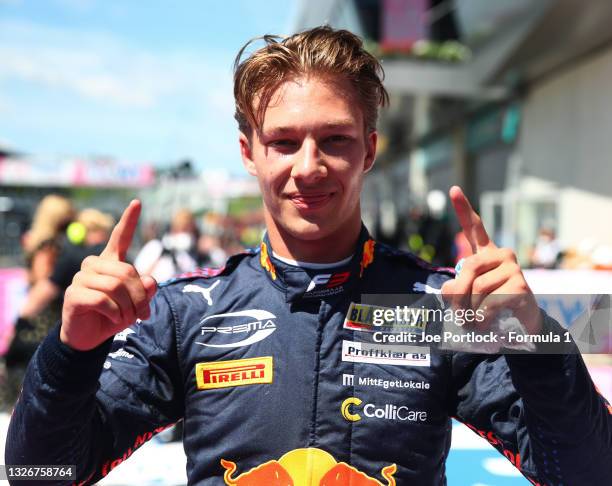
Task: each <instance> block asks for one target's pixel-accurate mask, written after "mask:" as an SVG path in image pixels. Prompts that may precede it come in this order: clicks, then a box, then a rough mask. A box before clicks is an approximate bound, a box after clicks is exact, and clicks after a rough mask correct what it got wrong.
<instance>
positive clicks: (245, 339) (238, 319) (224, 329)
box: [196, 309, 276, 348]
mask: <svg viewBox="0 0 612 486" xmlns="http://www.w3.org/2000/svg"><path fill="white" fill-rule="evenodd" d="M219 319H223V322H222V324H221V323H219V325H215V324H217V322H218V320H219ZM273 319H276V316H275V315H274V314H272V313H271V312H268V311H266V310H261V309H249V310H244V311H237V312H226V313H225V314H215V315H214V316H208V317H206V318H204V319H202V320H201V321H200V324H202V328H201V331H200V335H201V336H207V337H209V339H215V340H217V339H221V340H225V339H226V338H227V337H229V339H230V342H221V343H210V342H208V340H209V339H207V342H197V341H196V344H199V345H200V346H207V347H210V348H239V347H242V346H248V345H249V344H253V343H256V342H259V341H261V340H263V339H265V338H267V337H268V336H269V335H270V334H272V333H273V332H274V331H276V324H275V323H274V321H273ZM216 336H223V337H222V338H216ZM235 337H238V338H241V339H239V340H238V341H234V340H233V339H232V338H234V339H235Z"/></svg>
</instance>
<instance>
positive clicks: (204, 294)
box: [183, 280, 220, 305]
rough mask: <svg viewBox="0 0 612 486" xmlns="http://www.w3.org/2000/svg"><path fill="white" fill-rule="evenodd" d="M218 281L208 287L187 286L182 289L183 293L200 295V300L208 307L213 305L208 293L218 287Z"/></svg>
mask: <svg viewBox="0 0 612 486" xmlns="http://www.w3.org/2000/svg"><path fill="white" fill-rule="evenodd" d="M219 283H220V280H217V281H216V282H215V283H214V284H212V285H211V286H210V287H202V286H201V285H195V284H188V285H185V287H183V293H189V292H191V293H195V294H200V295H201V296H202V298H203V299H204V300H205V301H206V303H207V304H208V305H213V300H212V296H211V295H210V293H211V292H212V291H213V290H214V288H215V287H216V286H217V285H219Z"/></svg>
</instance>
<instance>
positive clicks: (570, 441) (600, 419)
mask: <svg viewBox="0 0 612 486" xmlns="http://www.w3.org/2000/svg"><path fill="white" fill-rule="evenodd" d="M544 331H545V332H547V333H548V332H550V333H553V334H555V335H559V336H564V331H565V330H564V329H563V328H562V327H561V326H560V325H559V324H557V323H556V322H555V321H554V320H553V319H551V318H549V317H548V316H545V317H544ZM538 346H540V345H539V344H538ZM569 347H570V349H569V350H568V351H569V352H567V353H564V354H529V355H525V354H508V355H504V356H500V355H496V356H493V355H488V356H478V355H467V354H456V355H454V356H452V358H451V368H452V379H453V383H454V385H453V395H454V396H453V404H452V406H451V410H452V413H453V415H454V416H455V417H456V418H457V419H458V420H460V421H461V422H463V423H464V424H465V425H467V426H468V427H469V428H470V429H472V430H473V431H474V432H476V433H477V434H479V435H481V436H482V437H483V438H485V439H486V440H488V441H489V443H490V444H491V445H493V446H494V447H495V448H496V449H498V450H499V451H500V452H501V453H502V454H503V455H504V456H506V458H508V459H509V460H510V461H511V462H512V463H513V464H514V465H515V466H516V467H517V468H518V469H519V470H520V471H521V473H522V474H523V475H524V476H525V477H526V478H527V479H528V480H530V481H531V483H532V484H534V485H542V486H543V485H561V484H563V485H565V486H569V485H580V486H582V485H586V484H589V485H599V484H608V483H609V481H610V477H612V408H611V407H610V405H609V404H608V403H607V402H606V400H605V399H604V398H603V396H601V395H600V394H599V393H598V392H597V390H596V389H595V387H594V385H593V382H592V381H591V378H590V376H589V373H588V371H587V369H586V366H585V365H584V362H583V360H582V357H581V355H580V353H579V352H578V350H577V348H576V347H575V344H573V343H571V344H570V345H569ZM538 351H542V348H539V349H536V353H537V352H538Z"/></svg>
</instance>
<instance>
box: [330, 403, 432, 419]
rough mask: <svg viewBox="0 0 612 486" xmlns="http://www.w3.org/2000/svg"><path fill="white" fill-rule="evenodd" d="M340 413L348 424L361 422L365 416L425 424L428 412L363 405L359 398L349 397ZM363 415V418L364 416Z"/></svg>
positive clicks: (391, 405) (372, 404)
mask: <svg viewBox="0 0 612 486" xmlns="http://www.w3.org/2000/svg"><path fill="white" fill-rule="evenodd" d="M340 413H342V416H343V417H344V419H345V420H346V421H348V422H359V421H360V420H361V419H362V418H363V416H365V417H367V418H369V419H378V420H394V421H399V422H425V421H427V411H425V410H413V409H411V408H408V407H407V406H405V405H394V404H392V403H381V404H374V403H365V404H364V403H363V400H361V399H360V398H357V397H349V398H347V399H346V400H344V401H343V402H342V405H340ZM362 415H363V416H362Z"/></svg>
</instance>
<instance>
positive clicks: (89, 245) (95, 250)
mask: <svg viewBox="0 0 612 486" xmlns="http://www.w3.org/2000/svg"><path fill="white" fill-rule="evenodd" d="M62 204H64V205H65V203H62ZM66 214H68V213H66ZM114 223H115V221H114V218H113V217H112V216H110V215H108V214H105V213H103V212H101V211H99V210H97V209H84V210H82V211H80V212H79V213H78V215H77V218H76V220H75V221H74V222H73V223H72V224H76V225H78V226H76V228H81V231H77V232H79V233H80V234H81V237H80V238H78V239H79V240H80V241H79V243H80V244H74V243H72V242H70V241H68V239H67V238H64V237H63V236H58V237H56V239H59V240H65V241H63V244H62V247H61V249H59V248H58V247H57V248H56V249H55V250H54V251H55V252H56V254H57V256H56V257H55V258H54V262H53V266H52V267H51V269H50V271H47V275H46V276H45V277H43V276H42V274H41V275H39V278H38V280H36V282H34V283H33V285H32V286H31V287H30V289H29V291H28V293H27V295H26V298H25V301H24V303H23V305H22V307H21V310H20V313H19V318H18V319H17V322H16V324H15V333H14V335H13V339H12V341H11V344H10V346H9V349H8V351H7V353H6V356H5V362H6V368H7V373H8V380H9V387H10V389H11V390H12V396H13V397H16V392H17V391H18V388H19V386H20V385H21V378H22V376H23V373H24V370H25V368H26V367H27V365H28V363H29V361H30V358H31V357H32V355H33V354H34V352H35V351H36V348H37V347H38V345H39V344H40V342H41V341H42V340H43V338H44V337H45V336H46V335H47V334H48V333H49V330H50V329H51V328H52V327H53V325H55V324H56V323H57V321H58V320H59V318H60V315H61V304H62V301H63V296H64V292H65V290H66V289H67V288H68V286H69V285H70V284H71V282H72V278H73V277H74V275H75V274H76V273H77V272H78V271H79V268H80V267H81V262H82V261H83V260H84V259H85V258H86V257H87V256H89V255H97V254H99V253H100V252H101V251H102V249H103V248H104V244H105V243H106V241H107V240H108V237H109V236H110V232H111V230H112V228H113V225H114ZM72 228H75V226H72ZM73 233H75V231H73ZM47 263H48V261H45V264H47ZM47 270H48V269H47Z"/></svg>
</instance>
